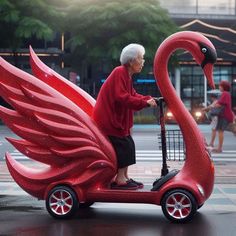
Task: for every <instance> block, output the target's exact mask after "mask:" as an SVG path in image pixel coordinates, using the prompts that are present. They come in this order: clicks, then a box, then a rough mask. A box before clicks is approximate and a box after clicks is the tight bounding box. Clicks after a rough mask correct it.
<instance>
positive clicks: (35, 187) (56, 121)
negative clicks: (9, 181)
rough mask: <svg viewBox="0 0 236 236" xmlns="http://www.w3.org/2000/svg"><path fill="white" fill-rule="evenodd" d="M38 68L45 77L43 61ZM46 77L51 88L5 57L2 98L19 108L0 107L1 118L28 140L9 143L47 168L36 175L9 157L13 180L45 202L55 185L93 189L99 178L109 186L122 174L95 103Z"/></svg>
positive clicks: (1, 73) (1, 63)
mask: <svg viewBox="0 0 236 236" xmlns="http://www.w3.org/2000/svg"><path fill="white" fill-rule="evenodd" d="M37 65H40V66H42V68H43V69H42V70H41V69H40V68H37V67H35V68H36V69H37V71H38V72H37V73H39V74H40V76H41V75H42V73H44V72H43V71H44V70H45V67H44V66H43V65H42V62H40V63H38V64H37ZM35 66H36V65H35ZM37 73H36V74H37ZM46 75H47V77H48V78H49V80H50V82H49V83H48V81H46V82H45V80H46V79H45V80H44V79H42V78H36V77H34V76H32V75H30V74H28V73H26V72H23V71H21V70H20V69H18V68H16V67H14V66H12V65H10V64H9V63H7V62H6V61H5V60H4V59H3V58H1V57H0V93H1V96H2V97H3V98H4V99H5V100H6V101H7V102H8V103H9V104H10V105H11V106H12V108H13V109H8V108H6V107H1V106H0V118H1V119H2V120H3V122H4V123H5V124H6V125H7V126H8V127H9V128H10V129H11V130H12V131H13V132H15V133H16V134H17V135H18V136H19V137H21V138H22V140H17V139H12V138H8V141H9V142H10V143H11V144H12V145H13V146H14V147H16V149H18V150H19V151H20V152H22V153H23V154H24V155H26V156H27V157H29V158H31V159H33V160H35V161H38V162H40V163H43V164H46V165H47V166H44V167H43V169H42V170H34V169H32V168H29V167H26V166H24V165H22V164H20V163H19V162H17V161H16V160H14V159H13V158H12V157H11V156H10V154H6V162H7V165H8V168H9V171H10V173H11V175H12V177H13V178H14V180H15V181H16V182H17V183H18V184H19V185H20V186H21V187H22V188H23V189H24V190H25V191H27V192H29V193H30V194H32V195H33V196H36V197H38V198H43V196H44V194H45V191H46V189H47V188H48V186H49V185H50V184H52V183H53V182H55V183H59V182H60V183H65V182H66V183H71V184H72V185H75V184H78V185H80V184H82V183H83V185H84V184H85V183H86V184H87V185H91V184H93V181H94V178H95V176H96V177H97V179H98V181H99V179H100V181H101V183H100V184H103V185H107V184H108V183H109V181H110V180H111V179H112V178H113V177H114V176H115V174H116V169H117V167H116V156H115V152H114V149H113V147H112V145H111V143H110V142H109V140H108V138H107V137H105V136H104V135H103V133H102V132H101V131H100V130H99V128H98V127H97V125H96V123H95V122H94V121H93V120H92V119H91V117H90V114H91V113H92V109H93V105H94V102H93V100H92V99H90V98H89V99H88V96H85V97H84V94H85V92H82V90H81V89H79V90H77V89H75V88H74V87H70V83H65V81H64V80H63V79H62V78H61V77H60V76H59V77H60V78H58V75H57V74H55V73H54V72H52V70H50V71H47V73H46ZM56 84H57V85H56ZM54 85H55V86H54ZM58 86H59V87H58ZM55 89H57V90H55ZM68 94H71V95H68ZM76 94H77V96H76ZM65 95H66V96H65ZM67 95H68V96H67ZM77 100H79V101H78V102H75V101H77ZM94 101H95V100H94ZM81 104H82V105H81ZM102 173H103V174H102ZM72 180H73V181H72Z"/></svg>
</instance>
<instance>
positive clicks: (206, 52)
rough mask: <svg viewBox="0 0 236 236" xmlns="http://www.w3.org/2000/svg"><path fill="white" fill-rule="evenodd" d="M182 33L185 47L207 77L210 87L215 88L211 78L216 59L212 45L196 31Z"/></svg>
mask: <svg viewBox="0 0 236 236" xmlns="http://www.w3.org/2000/svg"><path fill="white" fill-rule="evenodd" d="M180 33H183V40H184V41H185V42H184V44H185V46H184V48H186V49H187V50H188V51H190V53H191V54H192V55H193V57H194V58H195V60H196V62H197V64H199V65H200V66H201V67H202V69H203V72H204V74H205V76H206V78H207V81H208V83H209V85H210V87H211V88H215V84H214V80H213V76H212V75H213V65H214V63H215V62H216V59H217V53H216V49H215V47H214V45H213V44H212V43H211V41H210V40H209V39H207V38H206V37H205V36H204V35H202V34H200V33H197V32H190V31H186V32H180Z"/></svg>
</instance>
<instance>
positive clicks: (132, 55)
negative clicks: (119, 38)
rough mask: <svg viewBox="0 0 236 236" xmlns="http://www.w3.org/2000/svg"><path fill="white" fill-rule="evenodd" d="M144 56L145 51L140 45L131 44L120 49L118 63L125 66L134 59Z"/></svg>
mask: <svg viewBox="0 0 236 236" xmlns="http://www.w3.org/2000/svg"><path fill="white" fill-rule="evenodd" d="M144 54H145V49H144V47H143V46H142V45H140V44H137V43H131V44H129V45H127V46H126V47H124V48H123V49H122V52H121V54H120V63H121V65H125V64H127V63H129V62H130V61H133V60H134V59H136V58H137V57H138V56H139V55H141V56H143V55H144Z"/></svg>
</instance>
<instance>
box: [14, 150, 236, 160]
mask: <svg viewBox="0 0 236 236" xmlns="http://www.w3.org/2000/svg"><path fill="white" fill-rule="evenodd" d="M167 153H169V154H170V155H171V157H172V158H173V156H174V154H176V159H177V160H179V159H180V160H182V159H183V158H184V154H183V151H180V152H178V151H176V150H175V151H173V150H170V151H167ZM10 155H11V156H12V157H13V158H14V159H15V160H30V158H28V157H26V156H24V155H23V154H22V153H20V152H19V151H17V150H14V151H13V152H11V153H10ZM136 160H137V161H161V160H162V151H161V150H136ZM212 160H213V161H214V162H222V161H227V162H236V151H234V150H228V151H224V152H223V153H213V154H212Z"/></svg>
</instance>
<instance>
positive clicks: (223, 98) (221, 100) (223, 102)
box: [217, 93, 228, 106]
mask: <svg viewBox="0 0 236 236" xmlns="http://www.w3.org/2000/svg"><path fill="white" fill-rule="evenodd" d="M217 103H219V104H220V105H222V106H225V105H226V104H227V103H228V96H227V94H226V93H222V95H221V96H220V98H219V100H218V101H217Z"/></svg>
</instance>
